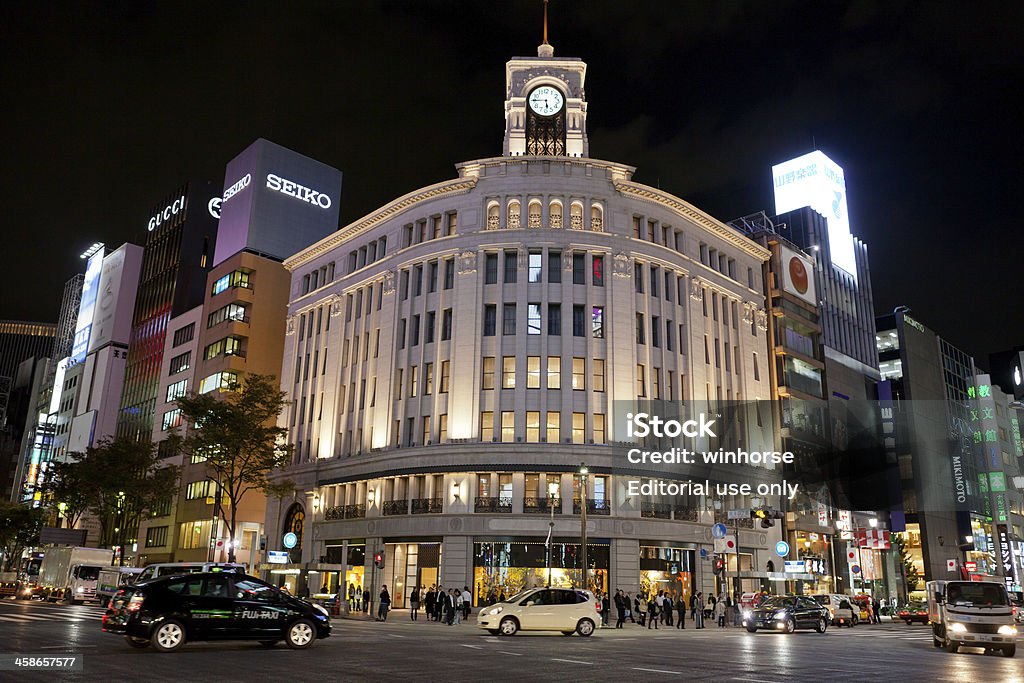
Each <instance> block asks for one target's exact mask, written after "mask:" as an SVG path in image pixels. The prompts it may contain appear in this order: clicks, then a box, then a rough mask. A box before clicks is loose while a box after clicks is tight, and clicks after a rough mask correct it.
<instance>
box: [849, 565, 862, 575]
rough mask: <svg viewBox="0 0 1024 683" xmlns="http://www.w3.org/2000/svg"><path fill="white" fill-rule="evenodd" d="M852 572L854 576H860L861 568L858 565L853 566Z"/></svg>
mask: <svg viewBox="0 0 1024 683" xmlns="http://www.w3.org/2000/svg"><path fill="white" fill-rule="evenodd" d="M850 571H851V572H853V573H854V574H860V567H859V566H858V565H853V566H852V567H850Z"/></svg>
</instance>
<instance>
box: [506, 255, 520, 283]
mask: <svg viewBox="0 0 1024 683" xmlns="http://www.w3.org/2000/svg"><path fill="white" fill-rule="evenodd" d="M518 268H519V252H518V251H506V252H505V274H504V279H503V280H502V282H504V283H505V284H507V285H510V284H513V283H515V281H516V277H517V275H516V274H517V271H518Z"/></svg>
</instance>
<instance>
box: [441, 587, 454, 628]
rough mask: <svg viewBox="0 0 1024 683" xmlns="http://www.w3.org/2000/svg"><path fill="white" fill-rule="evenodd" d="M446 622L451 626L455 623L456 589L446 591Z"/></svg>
mask: <svg viewBox="0 0 1024 683" xmlns="http://www.w3.org/2000/svg"><path fill="white" fill-rule="evenodd" d="M443 595H444V623H446V624H448V625H449V626H451V625H452V624H454V623H455V591H454V589H450V590H449V591H448V592H447V593H444V594H443Z"/></svg>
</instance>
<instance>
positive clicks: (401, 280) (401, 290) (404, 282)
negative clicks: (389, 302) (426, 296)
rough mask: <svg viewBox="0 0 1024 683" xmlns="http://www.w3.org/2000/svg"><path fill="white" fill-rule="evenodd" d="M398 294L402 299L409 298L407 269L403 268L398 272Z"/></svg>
mask: <svg viewBox="0 0 1024 683" xmlns="http://www.w3.org/2000/svg"><path fill="white" fill-rule="evenodd" d="M398 295H399V297H400V298H401V300H402V301H405V300H406V299H408V298H409V271H408V270H403V271H402V272H401V273H399V274H398Z"/></svg>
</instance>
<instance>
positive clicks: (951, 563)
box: [946, 560, 956, 572]
mask: <svg viewBox="0 0 1024 683" xmlns="http://www.w3.org/2000/svg"><path fill="white" fill-rule="evenodd" d="M946 571H947V572H955V571H956V560H946Z"/></svg>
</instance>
